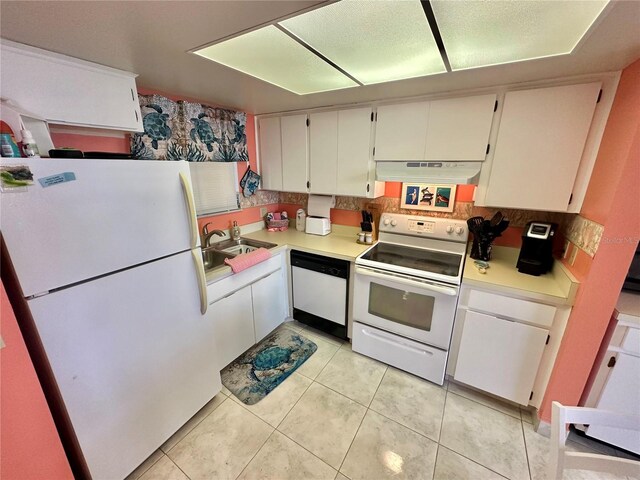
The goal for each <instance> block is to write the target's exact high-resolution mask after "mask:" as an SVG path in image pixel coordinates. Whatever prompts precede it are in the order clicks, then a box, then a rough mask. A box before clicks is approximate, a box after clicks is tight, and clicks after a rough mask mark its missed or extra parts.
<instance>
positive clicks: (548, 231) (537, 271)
mask: <svg viewBox="0 0 640 480" xmlns="http://www.w3.org/2000/svg"><path fill="white" fill-rule="evenodd" d="M557 228H558V225H557V224H555V223H544V222H529V223H527V225H526V227H525V229H524V233H523V234H522V248H521V249H520V255H519V256H518V263H517V265H516V266H517V267H518V271H519V272H520V273H526V274H528V275H535V276H538V275H542V274H543V273H547V272H548V271H549V270H551V266H552V265H553V255H552V249H553V237H554V235H555V233H556V229H557Z"/></svg>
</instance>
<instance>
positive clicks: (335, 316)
mask: <svg viewBox="0 0 640 480" xmlns="http://www.w3.org/2000/svg"><path fill="white" fill-rule="evenodd" d="M291 279H292V284H293V318H295V319H296V320H298V321H299V322H302V323H304V324H306V325H310V326H312V327H315V328H317V329H319V330H323V331H325V332H327V333H330V334H331V335H334V336H336V337H339V338H343V339H346V338H347V305H348V301H347V295H348V279H349V262H347V261H345V260H338V259H335V258H331V257H325V256H322V255H315V254H313V253H307V252H300V251H298V250H292V251H291Z"/></svg>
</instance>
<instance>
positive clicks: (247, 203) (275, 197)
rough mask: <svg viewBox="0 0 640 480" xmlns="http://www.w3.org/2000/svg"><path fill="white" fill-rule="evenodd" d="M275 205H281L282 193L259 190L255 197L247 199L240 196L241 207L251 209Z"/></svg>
mask: <svg viewBox="0 0 640 480" xmlns="http://www.w3.org/2000/svg"><path fill="white" fill-rule="evenodd" d="M273 203H280V193H279V192H272V191H269V190H257V191H256V193H255V194H254V195H251V196H250V197H245V196H244V195H242V194H240V207H241V208H250V207H257V206H260V205H270V204H273Z"/></svg>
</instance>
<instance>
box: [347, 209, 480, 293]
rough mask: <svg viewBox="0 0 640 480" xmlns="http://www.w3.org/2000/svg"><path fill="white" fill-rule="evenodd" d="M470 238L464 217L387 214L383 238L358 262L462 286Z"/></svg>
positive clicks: (383, 220)
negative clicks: (463, 269)
mask: <svg viewBox="0 0 640 480" xmlns="http://www.w3.org/2000/svg"><path fill="white" fill-rule="evenodd" d="M467 238H468V229H467V225H466V222H465V221H464V220H457V219H452V218H440V217H427V216H415V215H403V214H398V213H385V214H383V215H382V217H381V220H380V241H379V242H378V243H377V244H376V245H374V246H373V247H372V248H370V249H369V250H367V251H366V252H364V253H363V254H362V255H360V256H359V257H358V258H357V259H356V265H360V266H363V267H369V268H374V269H379V270H383V271H387V272H390V273H397V274H403V275H409V276H413V277H418V278H422V279H429V280H434V281H442V282H445V283H450V284H455V285H459V284H460V282H461V277H462V265H463V263H464V257H465V251H466V243H467Z"/></svg>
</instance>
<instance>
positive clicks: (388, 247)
mask: <svg viewBox="0 0 640 480" xmlns="http://www.w3.org/2000/svg"><path fill="white" fill-rule="evenodd" d="M361 258H362V259H363V260H369V261H372V262H379V263H383V264H387V265H393V266H397V267H404V268H410V269H412V270H420V271H423V272H429V273H435V274H438V275H445V276H448V277H453V278H455V277H457V276H458V272H459V271H460V263H461V262H462V259H463V257H462V256H461V255H457V254H454V253H446V252H438V251H433V250H427V249H422V248H413V247H407V246H404V245H395V244H393V243H378V244H377V245H375V246H374V247H373V248H372V249H371V250H369V251H368V252H366V253H365V254H364V255H362V257H361Z"/></svg>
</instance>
